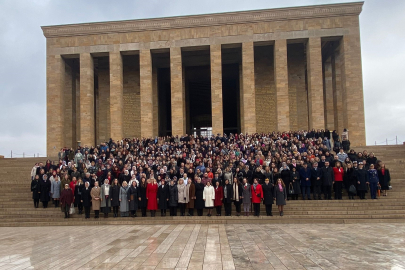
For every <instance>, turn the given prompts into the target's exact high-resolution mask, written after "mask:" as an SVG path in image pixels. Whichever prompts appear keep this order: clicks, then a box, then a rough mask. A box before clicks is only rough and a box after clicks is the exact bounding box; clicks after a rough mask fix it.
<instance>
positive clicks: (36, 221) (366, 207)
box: [0, 146, 405, 227]
mask: <svg viewBox="0 0 405 270" xmlns="http://www.w3.org/2000/svg"><path fill="white" fill-rule="evenodd" d="M356 150H357V151H362V150H367V151H368V152H374V153H375V155H376V156H377V158H378V159H380V160H382V161H383V162H384V163H385V164H386V167H387V168H389V169H390V172H391V178H392V180H391V185H392V186H393V189H392V190H390V191H389V192H388V196H387V197H383V196H381V197H380V198H379V199H378V200H371V199H370V196H369V194H367V195H366V196H367V197H366V198H367V200H359V199H356V200H348V197H347V194H346V192H345V193H344V197H343V200H340V201H337V200H329V201H324V200H321V201H314V200H311V201H307V200H306V201H303V200H298V201H291V200H290V201H288V202H287V206H285V210H284V216H283V217H280V216H279V215H278V211H277V206H276V205H273V214H274V216H272V217H267V216H264V214H265V209H264V206H263V205H261V213H262V216H260V217H259V218H258V217H253V216H252V215H251V216H249V217H245V216H240V217H236V216H235V215H234V213H233V216H231V217H225V216H221V217H216V216H212V217H207V216H205V212H204V216H202V217H198V216H194V217H187V216H186V217H180V216H177V217H169V216H166V217H160V211H159V210H158V211H157V216H156V217H155V218H151V217H146V218H142V217H136V218H130V217H127V218H121V217H119V218H113V217H112V216H111V215H110V217H109V218H108V219H104V218H103V217H101V218H100V219H94V212H93V211H91V219H88V220H85V219H84V215H78V214H75V215H72V218H70V219H64V215H63V213H62V212H61V211H60V208H54V207H53V205H52V204H51V203H50V204H49V207H48V208H47V209H43V208H41V207H42V204H41V203H40V208H34V204H33V201H32V195H31V191H30V185H31V180H30V172H31V168H32V166H33V165H34V163H35V162H40V161H45V160H46V159H48V158H19V159H0V186H1V187H2V188H1V195H0V226H3V227H5V226H51V225H106V224H111V225H113V224H121V225H130V224H179V223H181V224H188V223H267V224H269V223H359V222H404V221H405V185H404V184H405V174H404V169H405V146H367V147H362V148H361V149H360V148H357V149H356ZM50 159H51V160H55V159H52V158H50ZM232 210H233V212H234V207H232ZM223 211H224V209H223ZM214 213H215V211H214ZM148 215H149V213H148ZM101 216H102V215H101ZM138 216H139V211H138Z"/></svg>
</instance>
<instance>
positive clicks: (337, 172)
mask: <svg viewBox="0 0 405 270" xmlns="http://www.w3.org/2000/svg"><path fill="white" fill-rule="evenodd" d="M333 174H334V176H335V182H343V176H344V174H345V170H344V169H343V167H340V168H337V167H335V168H333Z"/></svg>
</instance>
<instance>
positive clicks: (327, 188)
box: [321, 161, 335, 200]
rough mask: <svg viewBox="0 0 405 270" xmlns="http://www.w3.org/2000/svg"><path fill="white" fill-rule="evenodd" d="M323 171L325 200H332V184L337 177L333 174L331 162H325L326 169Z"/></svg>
mask: <svg viewBox="0 0 405 270" xmlns="http://www.w3.org/2000/svg"><path fill="white" fill-rule="evenodd" d="M321 171H322V174H321V175H322V185H323V194H324V196H325V197H324V199H325V200H331V199H332V198H331V197H332V184H333V182H334V181H335V175H334V173H333V169H332V167H330V166H329V161H326V162H325V167H323V168H322V169H321Z"/></svg>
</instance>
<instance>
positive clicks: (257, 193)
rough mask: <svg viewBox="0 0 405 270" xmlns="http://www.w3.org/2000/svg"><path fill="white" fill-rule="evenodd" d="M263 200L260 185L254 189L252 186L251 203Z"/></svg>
mask: <svg viewBox="0 0 405 270" xmlns="http://www.w3.org/2000/svg"><path fill="white" fill-rule="evenodd" d="M262 199H263V190H262V186H261V185H260V184H257V186H256V189H255V187H254V185H252V203H260V202H261V200H262Z"/></svg>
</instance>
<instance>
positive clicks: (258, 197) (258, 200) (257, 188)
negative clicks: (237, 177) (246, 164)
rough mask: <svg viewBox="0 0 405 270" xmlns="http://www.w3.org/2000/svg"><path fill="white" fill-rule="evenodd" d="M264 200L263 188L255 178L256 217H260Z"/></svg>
mask: <svg viewBox="0 0 405 270" xmlns="http://www.w3.org/2000/svg"><path fill="white" fill-rule="evenodd" d="M262 199H263V189H262V186H261V185H260V184H259V183H258V180H257V178H255V180H254V181H253V186H252V203H253V208H254V212H255V214H254V216H255V217H259V216H260V203H261V202H262Z"/></svg>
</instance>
